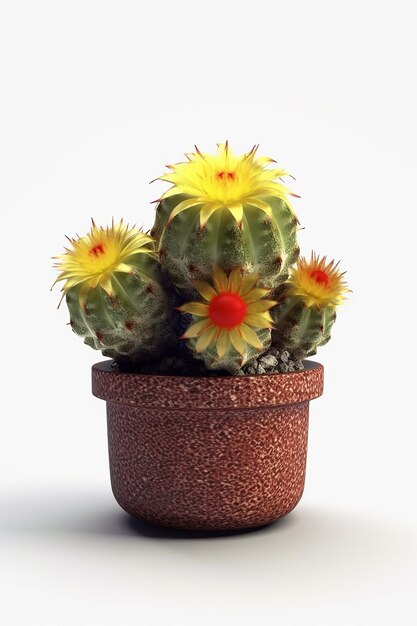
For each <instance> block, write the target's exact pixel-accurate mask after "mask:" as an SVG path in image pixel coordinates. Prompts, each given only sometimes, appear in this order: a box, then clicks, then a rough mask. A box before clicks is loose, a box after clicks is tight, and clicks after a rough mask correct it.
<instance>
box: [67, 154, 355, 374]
mask: <svg viewBox="0 0 417 626" xmlns="http://www.w3.org/2000/svg"><path fill="white" fill-rule="evenodd" d="M256 152H257V146H255V147H254V148H253V149H252V150H251V151H250V152H248V153H246V154H243V155H241V156H235V155H234V154H233V152H232V151H231V149H230V148H229V145H228V143H227V142H226V143H225V144H219V145H218V149H217V153H216V154H215V155H211V154H208V153H202V152H200V151H199V150H198V149H197V148H196V152H194V153H190V154H187V155H186V157H187V160H186V162H184V163H177V164H175V165H172V166H169V168H170V172H169V173H168V174H164V175H163V176H161V177H160V179H161V180H163V181H165V182H168V183H171V184H172V186H171V187H170V189H168V191H166V192H165V193H164V194H163V195H162V196H161V198H160V199H159V201H158V206H157V210H156V218H155V224H154V226H153V229H152V231H151V235H148V234H145V233H144V232H142V231H141V230H140V229H138V228H136V227H134V228H129V227H128V226H124V225H123V223H122V222H119V223H118V224H117V225H115V224H114V223H112V225H111V226H110V227H107V228H102V227H100V228H98V227H97V226H96V225H95V224H94V222H93V225H92V228H91V231H90V232H89V233H88V235H86V236H85V237H82V238H77V239H70V244H71V248H69V249H66V251H65V253H64V254H62V255H60V256H59V257H56V258H57V259H58V262H57V263H56V268H57V269H59V270H60V274H59V276H58V278H57V281H56V282H60V281H63V282H64V286H63V288H62V291H63V297H64V296H65V297H66V302H67V305H68V308H69V311H70V324H71V326H72V329H73V330H74V332H75V333H77V334H78V335H81V336H82V337H83V338H84V342H85V343H86V344H88V345H89V346H91V347H92V348H95V349H98V350H101V351H102V352H103V354H104V355H107V356H110V357H112V358H113V359H114V360H115V361H117V363H118V364H124V365H129V366H131V367H134V368H138V369H139V370H140V371H144V372H149V371H153V370H152V368H153V367H154V366H155V367H156V368H158V366H159V368H160V369H159V370H157V371H162V372H163V373H167V368H168V369H169V368H170V367H171V368H172V367H175V368H178V367H180V364H181V362H183V361H184V362H186V365H187V367H185V370H186V373H190V372H191V373H193V372H197V373H199V374H200V373H201V369H202V368H203V373H204V372H209V371H216V370H217V371H220V372H228V373H230V374H242V373H245V372H252V371H261V370H262V371H263V370H265V367H267V366H268V363H277V362H278V359H277V355H281V356H282V358H284V356H285V363H286V368H287V369H291V368H292V369H295V368H296V367H302V364H301V362H300V361H299V359H302V358H304V357H305V356H309V355H312V354H315V352H316V349H317V347H318V346H321V345H323V344H324V343H326V342H327V341H328V340H329V339H330V333H331V329H332V325H333V323H334V320H335V317H336V312H335V309H336V307H337V306H338V305H339V304H340V303H341V302H342V301H343V299H344V294H345V293H346V292H347V291H349V290H348V289H347V286H346V283H345V282H344V280H343V274H342V273H341V272H340V271H339V270H338V268H337V265H336V264H335V263H334V261H332V262H330V263H327V262H326V257H324V258H319V257H318V256H317V255H315V254H312V256H311V259H310V261H309V262H307V261H306V260H305V259H304V258H298V257H299V248H298V244H297V224H298V221H297V218H296V216H295V213H294V211H293V208H292V207H291V204H290V202H289V196H290V195H294V194H292V193H291V192H290V191H289V190H288V189H287V187H286V186H285V185H284V184H283V182H282V180H281V179H282V177H283V176H284V175H285V174H286V172H285V171H284V170H282V169H277V168H275V167H274V166H272V167H271V164H273V163H275V161H273V159H270V158H268V157H257V155H256ZM294 263H297V264H296V266H295V267H294ZM176 309H177V310H179V311H180V312H181V313H182V314H183V315H179V314H178V313H177V311H176ZM268 350H269V353H268ZM265 353H266V354H265ZM262 358H263V359H264V361H263V362H262V367H258V366H259V362H258V360H259V359H262ZM164 359H165V361H164ZM288 359H290V360H291V359H293V362H292V361H291V362H290V361H289V360H288ZM158 364H159V365H158ZM172 364H175V365H172ZM243 366H245V369H244V370H242V367H243ZM268 367H269V366H268ZM172 373H182V372H178V371H175V372H172Z"/></svg>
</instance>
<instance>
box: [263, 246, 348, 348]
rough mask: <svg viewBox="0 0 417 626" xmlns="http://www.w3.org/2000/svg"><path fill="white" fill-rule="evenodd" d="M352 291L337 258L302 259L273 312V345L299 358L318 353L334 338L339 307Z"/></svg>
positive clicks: (281, 291) (284, 287) (314, 257)
mask: <svg viewBox="0 0 417 626" xmlns="http://www.w3.org/2000/svg"><path fill="white" fill-rule="evenodd" d="M347 291H349V290H348V289H347V286H346V283H345V281H344V280H343V273H341V272H339V271H338V269H337V264H335V263H334V261H331V262H330V263H326V257H323V258H320V257H318V256H317V255H316V254H314V253H312V254H311V259H310V262H307V261H306V259H305V258H303V257H302V258H300V259H298V262H297V266H296V267H295V268H293V269H292V271H291V277H290V279H289V280H288V282H287V283H285V284H284V285H282V286H281V288H280V290H279V292H280V293H278V294H277V299H278V301H279V304H278V306H276V307H275V308H274V309H273V311H272V319H273V320H274V329H273V331H272V345H273V346H274V347H276V348H278V349H281V350H288V352H290V354H291V355H292V356H293V358H295V359H303V358H305V357H306V356H311V355H313V354H316V352H317V348H318V347H319V346H322V345H324V344H325V343H327V342H328V341H329V339H330V333H331V329H332V326H333V324H334V321H335V319H336V307H337V306H338V305H339V304H341V302H343V300H344V294H345V293H346V292H347Z"/></svg>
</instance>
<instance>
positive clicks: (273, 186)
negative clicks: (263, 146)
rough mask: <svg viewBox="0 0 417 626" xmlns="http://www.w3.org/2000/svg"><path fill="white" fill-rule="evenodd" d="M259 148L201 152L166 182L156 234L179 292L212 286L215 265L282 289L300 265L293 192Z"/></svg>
mask: <svg viewBox="0 0 417 626" xmlns="http://www.w3.org/2000/svg"><path fill="white" fill-rule="evenodd" d="M256 149H257V147H256V146H255V147H254V148H253V149H252V150H251V151H250V152H248V153H247V154H243V155H241V156H235V155H234V154H233V153H232V151H231V150H230V148H229V146H228V144H227V143H226V144H220V145H219V146H218V150H217V153H216V155H211V154H203V153H201V152H200V151H198V150H197V151H196V152H195V153H193V154H190V155H187V161H186V162H185V163H177V164H176V165H172V166H170V169H171V171H170V173H168V174H165V175H163V176H161V177H160V179H161V180H164V181H166V182H169V183H172V187H171V188H170V189H168V191H166V192H165V193H164V194H163V195H162V197H161V200H160V202H159V204H158V206H157V209H156V219H155V224H154V227H153V229H152V231H151V233H152V235H153V236H154V237H155V238H156V239H157V241H158V250H159V254H160V257H161V263H162V265H163V266H164V267H165V268H166V269H167V270H168V272H169V274H170V277H171V279H172V281H173V282H174V283H175V285H176V286H177V288H179V289H182V290H185V291H188V292H192V291H193V288H192V281H193V280H208V279H209V278H210V275H211V270H212V264H213V262H215V263H216V264H217V265H219V266H220V267H221V268H222V269H223V270H224V271H226V272H230V271H231V270H233V269H234V268H235V267H240V268H241V269H242V270H243V271H244V272H247V273H255V274H258V275H259V277H260V280H261V282H262V285H263V286H265V287H268V288H272V287H277V286H278V285H279V284H281V283H282V282H284V281H285V280H286V278H287V277H288V270H289V268H290V266H291V265H292V264H293V263H294V262H295V261H296V260H297V257H298V254H299V247H298V244H297V228H298V221H297V218H296V216H295V213H294V211H293V209H292V207H291V204H290V201H289V195H294V194H291V192H290V191H289V190H288V189H287V187H286V186H285V185H284V184H283V183H282V181H281V180H280V179H282V177H283V176H285V175H286V172H285V171H284V170H282V169H277V168H269V167H268V166H270V165H271V164H272V163H274V161H273V160H272V159H270V158H268V157H257V156H256Z"/></svg>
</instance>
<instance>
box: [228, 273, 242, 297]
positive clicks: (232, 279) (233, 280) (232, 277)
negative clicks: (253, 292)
mask: <svg viewBox="0 0 417 626" xmlns="http://www.w3.org/2000/svg"><path fill="white" fill-rule="evenodd" d="M241 285H242V270H241V269H240V267H235V269H234V270H232V271H231V272H230V274H229V280H228V288H229V291H231V292H232V293H237V294H240V288H241Z"/></svg>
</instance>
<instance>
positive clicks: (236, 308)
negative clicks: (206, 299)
mask: <svg viewBox="0 0 417 626" xmlns="http://www.w3.org/2000/svg"><path fill="white" fill-rule="evenodd" d="M246 308H247V307H246V303H245V302H244V301H243V300H242V298H241V297H240V296H238V295H237V294H236V293H230V292H225V293H219V295H217V296H214V298H213V299H212V300H211V302H210V304H209V316H210V319H211V321H212V322H213V324H215V325H216V326H219V327H220V328H234V327H235V326H238V325H239V324H241V323H242V322H243V320H244V319H245V315H246Z"/></svg>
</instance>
